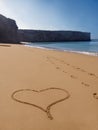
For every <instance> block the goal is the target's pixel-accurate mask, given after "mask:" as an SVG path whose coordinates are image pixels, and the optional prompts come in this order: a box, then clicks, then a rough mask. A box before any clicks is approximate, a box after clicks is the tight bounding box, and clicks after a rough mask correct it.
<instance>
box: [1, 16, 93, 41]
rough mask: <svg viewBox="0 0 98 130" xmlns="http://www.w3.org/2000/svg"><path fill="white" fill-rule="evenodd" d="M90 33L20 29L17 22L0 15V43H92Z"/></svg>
mask: <svg viewBox="0 0 98 130" xmlns="http://www.w3.org/2000/svg"><path fill="white" fill-rule="evenodd" d="M90 40H91V35H90V33H89V32H80V31H45V30H23V29H18V26H17V24H16V21H15V20H13V19H10V18H6V17H5V16H3V15H1V14H0V42H3V43H20V42H60V41H62V42H64V41H90Z"/></svg>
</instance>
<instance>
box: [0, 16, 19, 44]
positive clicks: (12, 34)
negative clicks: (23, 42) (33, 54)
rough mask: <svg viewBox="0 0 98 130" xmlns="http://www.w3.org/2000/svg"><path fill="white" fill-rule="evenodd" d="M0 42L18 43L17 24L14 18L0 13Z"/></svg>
mask: <svg viewBox="0 0 98 130" xmlns="http://www.w3.org/2000/svg"><path fill="white" fill-rule="evenodd" d="M0 42H6V43H18V42H19V39H18V26H17V25H16V22H15V20H12V19H10V18H6V17H5V16H3V15H1V14H0Z"/></svg>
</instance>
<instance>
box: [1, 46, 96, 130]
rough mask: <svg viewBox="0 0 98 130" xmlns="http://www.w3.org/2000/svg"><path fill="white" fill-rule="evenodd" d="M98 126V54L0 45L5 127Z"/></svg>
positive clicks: (60, 129) (78, 129)
mask: <svg viewBox="0 0 98 130" xmlns="http://www.w3.org/2000/svg"><path fill="white" fill-rule="evenodd" d="M32 129H34V130H98V57H94V56H88V55H83V54H75V53H68V52H60V51H52V50H44V49H35V48H30V47H26V46H23V45H12V44H0V130H32Z"/></svg>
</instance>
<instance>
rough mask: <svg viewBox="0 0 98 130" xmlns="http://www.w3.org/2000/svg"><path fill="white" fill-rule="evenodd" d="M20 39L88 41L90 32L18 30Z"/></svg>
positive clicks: (28, 40)
mask: <svg viewBox="0 0 98 130" xmlns="http://www.w3.org/2000/svg"><path fill="white" fill-rule="evenodd" d="M18 34H19V39H20V41H24V42H60V41H90V40H91V38H90V33H88V32H79V31H45V30H18Z"/></svg>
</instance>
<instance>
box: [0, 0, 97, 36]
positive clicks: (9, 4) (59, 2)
mask: <svg viewBox="0 0 98 130" xmlns="http://www.w3.org/2000/svg"><path fill="white" fill-rule="evenodd" d="M0 14H3V15H5V16H7V17H9V18H13V19H15V20H16V22H17V25H18V27H19V28H26V29H27V28H28V29H46V30H47V29H51V30H53V29H54V30H79V31H88V32H91V33H92V38H98V0H0Z"/></svg>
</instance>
